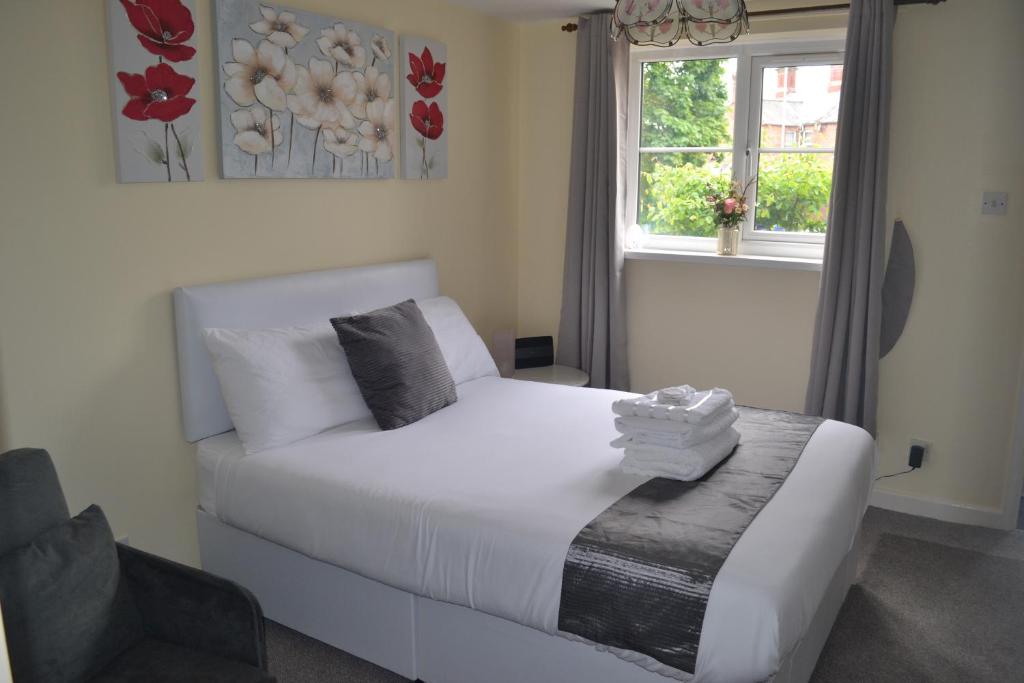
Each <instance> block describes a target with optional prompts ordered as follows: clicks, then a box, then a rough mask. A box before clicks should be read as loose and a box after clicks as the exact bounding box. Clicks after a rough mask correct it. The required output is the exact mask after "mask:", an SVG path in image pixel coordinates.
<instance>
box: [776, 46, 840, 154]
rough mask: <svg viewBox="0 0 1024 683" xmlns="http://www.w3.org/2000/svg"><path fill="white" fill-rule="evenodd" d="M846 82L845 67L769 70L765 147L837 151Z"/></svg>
mask: <svg viewBox="0 0 1024 683" xmlns="http://www.w3.org/2000/svg"><path fill="white" fill-rule="evenodd" d="M842 82H843V65H842V64H819V65H814V66H780V67H772V68H769V69H765V70H764V76H763V80H762V90H761V146H762V147H786V148H793V149H798V148H804V149H807V148H810V149H833V148H834V147H835V144H836V125H837V124H838V122H839V91H840V88H841V87H842Z"/></svg>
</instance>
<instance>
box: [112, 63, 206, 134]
mask: <svg viewBox="0 0 1024 683" xmlns="http://www.w3.org/2000/svg"><path fill="white" fill-rule="evenodd" d="M117 79H118V80H119V81H121V85H123V86H124V91H125V92H126V93H128V97H129V98H131V99H129V100H128V104H126V105H125V107H124V109H123V110H122V112H121V113H122V114H124V115H125V116H127V117H128V118H130V119H133V120H135V121H149V120H150V119H157V120H160V121H163V122H164V123H170V122H171V121H174V120H175V119H178V118H180V117H182V116H184V115H185V114H187V113H189V112H190V111H192V107H193V106H194V105H195V103H196V101H195V100H194V99H192V98H191V97H186V95H188V94H189V92H190V91H191V90H192V86H193V85H195V82H196V80H195V79H194V78H190V77H188V76H183V75H181V74H179V73H178V72H176V71H175V70H174V69H172V68H171V67H170V66H168V65H167V64H157V65H156V66H151V67H149V68H148V69H146V73H145V75H143V74H129V73H126V72H124V71H121V72H118V74H117Z"/></svg>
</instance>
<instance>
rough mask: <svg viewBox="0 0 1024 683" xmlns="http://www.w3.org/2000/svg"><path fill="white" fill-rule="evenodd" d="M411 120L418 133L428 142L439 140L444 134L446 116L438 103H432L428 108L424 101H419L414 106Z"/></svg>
mask: <svg viewBox="0 0 1024 683" xmlns="http://www.w3.org/2000/svg"><path fill="white" fill-rule="evenodd" d="M409 119H410V120H411V121H412V127H413V128H415V129H416V132H417V133H419V134H420V135H422V136H423V137H425V138H426V139H428V140H437V139H438V138H439V137H441V135H442V133H444V114H443V113H441V108H440V107H439V106H437V102H431V103H430V106H429V107H428V106H427V103H426V102H424V101H423V100H419V101H417V102H416V103H415V104H413V105H412V113H411V114H409Z"/></svg>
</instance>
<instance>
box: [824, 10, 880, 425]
mask: <svg viewBox="0 0 1024 683" xmlns="http://www.w3.org/2000/svg"><path fill="white" fill-rule="evenodd" d="M895 16H896V10H895V7H894V6H893V0H853V1H852V2H851V4H850V22H849V27H848V29H847V34H846V59H845V66H844V69H843V91H842V104H841V106H840V113H839V131H838V139H837V141H836V162H835V175H834V180H833V188H832V211H831V213H830V215H829V222H828V236H827V238H826V242H825V266H824V270H823V272H822V281H821V292H820V294H819V298H818V313H817V318H816V321H815V331H814V345H813V350H812V358H811V378H810V383H809V385H808V388H807V405H806V411H807V413H809V414H812V415H821V416H823V417H828V418H832V419H836V420H842V421H844V422H849V423H851V424H856V425H859V426H861V427H864V429H866V430H868V431H869V432H871V434H872V435H874V434H875V432H876V426H877V423H876V414H877V408H878V359H879V346H880V337H881V322H882V282H883V278H884V265H883V259H884V255H885V225H886V220H885V202H886V182H887V169H888V149H889V101H890V91H891V72H892V36H893V26H894V22H895Z"/></svg>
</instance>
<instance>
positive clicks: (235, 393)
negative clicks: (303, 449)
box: [203, 297, 498, 454]
mask: <svg viewBox="0 0 1024 683" xmlns="http://www.w3.org/2000/svg"><path fill="white" fill-rule="evenodd" d="M416 303H417V305H418V306H419V307H420V310H421V311H422V312H423V317H424V318H425V319H426V321H427V324H428V325H430V329H431V330H433V332H434V337H435V338H436V339H437V345H438V346H439V347H440V348H441V355H443V356H444V360H445V363H446V364H447V365H448V371H449V372H450V373H451V375H452V380H454V382H455V384H456V385H459V384H462V383H463V382H468V381H470V380H473V379H477V378H479V377H497V376H498V367H497V366H496V365H495V364H494V359H493V358H491V354H490V352H489V351H488V350H487V346H486V345H485V344H484V342H483V340H482V339H480V336H479V335H478V334H477V333H476V330H474V329H473V325H472V324H470V322H469V320H468V319H467V318H466V316H465V314H464V313H463V312H462V309H461V308H459V305H458V304H457V303H455V302H454V301H453V300H451V299H449V298H448V297H437V298H435V299H425V300H423V301H417V302H416ZM203 341H204V342H205V343H206V349H207V351H209V353H210V358H211V360H212V361H213V370H214V372H215V373H216V374H217V379H218V380H219V382H220V390H221V394H222V395H223V396H224V403H225V404H226V405H227V408H228V413H229V414H230V415H231V421H232V422H233V423H234V425H235V430H236V431H237V432H238V437H239V438H240V439H241V440H242V445H243V446H244V447H245V452H246V453H249V454H252V453H259V452H260V451H265V450H267V449H270V448H275V447H277V446H284V445H287V444H290V443H294V442H296V441H299V440H301V439H305V438H306V437H309V436H313V435H314V434H319V433H320V432H323V431H326V430H328V429H331V428H332V427H337V426H338V425H343V424H346V423H348V422H353V421H355V420H360V419H363V418H366V417H370V416H371V413H370V409H369V408H368V407H367V405H366V401H364V400H363V395H362V393H360V391H359V385H358V384H356V380H355V378H354V377H353V376H352V370H351V369H350V368H349V365H348V360H347V359H346V358H345V351H344V349H342V347H341V344H340V343H339V342H338V335H337V334H336V333H335V331H334V328H333V327H332V326H331V323H330V322H329V321H324V322H323V323H315V324H312V325H303V326H301V327H282V328H275V329H266V330H227V329H206V330H203Z"/></svg>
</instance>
